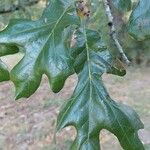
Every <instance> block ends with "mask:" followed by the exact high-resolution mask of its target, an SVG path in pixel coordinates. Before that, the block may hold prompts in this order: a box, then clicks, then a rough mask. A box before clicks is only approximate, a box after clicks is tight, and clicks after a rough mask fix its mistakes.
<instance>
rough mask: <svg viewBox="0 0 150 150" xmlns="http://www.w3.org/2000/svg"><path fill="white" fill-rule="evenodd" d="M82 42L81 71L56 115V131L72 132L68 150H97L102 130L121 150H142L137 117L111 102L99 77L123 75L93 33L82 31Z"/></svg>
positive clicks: (123, 106)
mask: <svg viewBox="0 0 150 150" xmlns="http://www.w3.org/2000/svg"><path fill="white" fill-rule="evenodd" d="M98 37H99V42H98ZM83 38H84V39H83V40H82V41H85V44H84V46H83V44H81V43H80V46H79V47H80V48H81V49H82V53H85V54H84V55H83V57H86V61H84V62H83V61H80V60H83V59H80V57H79V60H78V61H79V62H80V63H78V64H81V63H84V64H83V65H82V66H83V68H82V69H80V71H79V69H78V71H79V72H78V84H77V86H76V89H75V91H74V93H73V96H72V97H71V98H70V100H69V101H68V103H67V104H66V105H65V106H64V108H63V109H62V110H61V111H60V114H59V116H58V121H57V131H59V130H60V129H62V128H64V127H66V126H74V127H75V128H76V130H77V137H76V139H75V141H74V142H73V144H72V146H71V148H70V150H100V144H99V133H100V131H101V130H102V129H107V130H109V131H110V132H112V133H113V134H114V135H115V136H116V137H117V138H118V140H119V142H120V144H121V145H122V147H123V148H124V149H125V150H144V147H143V145H142V143H141V142H140V140H139V138H138V134H137V132H138V130H139V129H141V128H143V124H142V122H141V121H140V119H139V117H138V115H137V114H136V113H135V111H133V110H132V109H131V108H130V107H128V106H125V105H123V104H117V103H116V102H115V101H113V100H112V99H111V97H110V96H109V94H108V92H107V90H106V88H105V86H104V84H103V81H102V75H103V73H112V74H118V75H124V74H125V70H123V69H121V68H120V67H119V68H117V67H116V66H115V65H114V66H113V65H112V64H114V63H113V62H114V59H113V57H112V56H111V55H110V53H109V52H108V51H107V50H104V47H102V44H101V43H102V42H101V40H100V39H101V37H100V35H99V34H98V33H97V32H95V31H92V30H85V29H84V36H83ZM80 40H81V36H80ZM98 43H99V44H98ZM80 51H81V50H80ZM79 55H81V54H79ZM77 58H78V57H77ZM76 67H77V66H76Z"/></svg>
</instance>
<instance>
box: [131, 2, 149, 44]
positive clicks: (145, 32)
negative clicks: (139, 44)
mask: <svg viewBox="0 0 150 150" xmlns="http://www.w3.org/2000/svg"><path fill="white" fill-rule="evenodd" d="M128 32H129V34H130V35H131V36H133V37H134V38H135V39H137V40H139V41H142V40H145V39H148V38H150V1H149V0H140V1H139V3H138V5H137V7H136V8H135V9H134V10H133V12H132V14H131V16H130V19H129V25H128Z"/></svg>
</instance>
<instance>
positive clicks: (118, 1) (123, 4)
mask: <svg viewBox="0 0 150 150" xmlns="http://www.w3.org/2000/svg"><path fill="white" fill-rule="evenodd" d="M112 3H113V5H114V6H115V7H116V8H117V9H118V10H119V11H121V12H126V11H129V10H131V7H132V1H131V0H112Z"/></svg>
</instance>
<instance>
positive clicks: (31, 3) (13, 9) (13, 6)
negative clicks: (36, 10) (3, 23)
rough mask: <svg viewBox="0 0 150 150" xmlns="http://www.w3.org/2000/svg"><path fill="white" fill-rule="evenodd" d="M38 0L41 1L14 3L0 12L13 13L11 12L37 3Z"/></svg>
mask: <svg viewBox="0 0 150 150" xmlns="http://www.w3.org/2000/svg"><path fill="white" fill-rule="evenodd" d="M38 2H39V0H34V1H31V2H28V3H25V4H24V5H21V4H17V5H12V7H10V8H9V9H6V10H5V9H3V10H0V14H5V13H11V12H14V11H17V10H21V9H23V7H26V6H32V5H34V4H37V3H38Z"/></svg>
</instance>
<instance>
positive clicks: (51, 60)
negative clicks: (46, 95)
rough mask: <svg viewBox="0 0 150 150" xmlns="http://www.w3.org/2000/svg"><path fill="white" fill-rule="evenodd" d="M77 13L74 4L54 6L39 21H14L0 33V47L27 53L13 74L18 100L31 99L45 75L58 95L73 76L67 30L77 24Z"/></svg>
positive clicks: (48, 8)
mask: <svg viewBox="0 0 150 150" xmlns="http://www.w3.org/2000/svg"><path fill="white" fill-rule="evenodd" d="M50 10H51V11H52V12H53V13H50V12H49V11H50ZM74 13H75V8H74V7H73V6H72V2H67V1H66V3H64V2H61V1H57V2H52V3H51V5H49V6H48V7H47V8H46V9H45V11H44V13H43V15H42V17H41V19H40V20H38V21H30V20H12V21H10V23H9V26H8V27H7V28H6V29H5V30H3V31H2V32H1V33H0V43H5V44H6V43H8V44H12V45H14V46H18V47H23V48H24V52H25V56H24V58H23V59H22V60H21V61H20V62H19V64H17V66H15V68H14V69H13V70H12V71H11V73H10V76H11V80H12V81H13V82H14V84H15V86H16V99H18V98H21V97H29V96H30V95H32V94H33V93H34V92H35V90H36V89H37V88H38V86H39V84H40V81H41V77H42V74H46V75H47V76H48V78H49V82H50V84H51V87H52V90H53V91H54V92H58V91H59V90H61V89H62V87H63V85H64V82H65V80H66V78H67V77H68V76H69V75H71V74H72V73H73V68H72V65H71V64H72V63H73V58H71V57H70V56H69V49H68V47H67V46H68V45H67V44H65V40H66V36H67V33H66V32H67V31H64V28H65V27H67V26H68V25H71V24H78V18H77V17H76V16H75V15H74ZM37 37H38V38H37Z"/></svg>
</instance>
